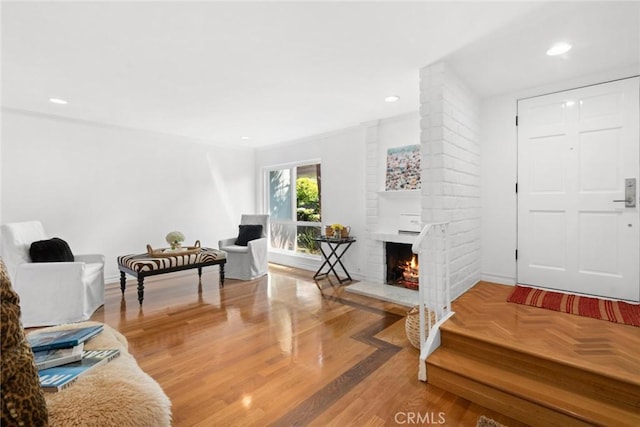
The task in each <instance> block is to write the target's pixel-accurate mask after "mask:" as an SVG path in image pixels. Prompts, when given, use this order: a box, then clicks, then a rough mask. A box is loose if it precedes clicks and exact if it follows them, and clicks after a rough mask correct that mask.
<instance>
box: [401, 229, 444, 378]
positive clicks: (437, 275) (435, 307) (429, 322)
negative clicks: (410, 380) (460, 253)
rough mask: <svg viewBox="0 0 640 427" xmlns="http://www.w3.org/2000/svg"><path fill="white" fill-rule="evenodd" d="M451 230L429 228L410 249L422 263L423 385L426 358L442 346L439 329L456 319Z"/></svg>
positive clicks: (420, 280)
mask: <svg viewBox="0 0 640 427" xmlns="http://www.w3.org/2000/svg"><path fill="white" fill-rule="evenodd" d="M448 226H449V223H448V222H437V223H430V224H426V225H425V226H424V227H423V228H422V231H421V232H420V235H419V236H418V238H417V239H416V241H415V242H414V243H413V245H412V247H411V250H412V252H413V253H415V254H418V260H419V266H418V268H419V288H418V289H419V292H418V294H419V299H420V304H419V312H420V369H419V374H418V378H419V379H420V380H422V381H426V379H427V372H426V360H427V357H428V356H429V355H430V354H431V353H433V351H435V349H436V348H438V347H439V346H440V325H442V323H444V322H445V321H446V320H447V319H448V318H449V317H451V315H453V312H452V311H451V288H450V280H449V275H450V271H449V252H450V243H449V231H448V228H449V227H448ZM425 308H426V310H425ZM427 314H428V315H427ZM432 317H433V318H432ZM427 331H428V333H427Z"/></svg>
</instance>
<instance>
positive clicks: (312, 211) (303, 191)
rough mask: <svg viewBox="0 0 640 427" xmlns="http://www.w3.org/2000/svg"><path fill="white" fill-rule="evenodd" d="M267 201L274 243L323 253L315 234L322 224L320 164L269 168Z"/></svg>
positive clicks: (293, 249)
mask: <svg viewBox="0 0 640 427" xmlns="http://www.w3.org/2000/svg"><path fill="white" fill-rule="evenodd" d="M266 178H267V185H268V189H267V194H268V196H267V203H268V210H269V214H270V215H271V230H270V235H271V247H272V248H275V249H279V250H283V251H288V252H294V253H303V254H313V255H317V254H319V253H320V250H319V248H318V245H317V243H316V242H315V241H314V238H315V237H317V236H319V235H320V227H321V218H322V217H321V206H322V204H321V198H320V193H321V191H320V189H321V182H322V180H321V174H320V164H319V163H313V164H301V165H295V166H292V167H287V168H278V169H270V170H267V176H266Z"/></svg>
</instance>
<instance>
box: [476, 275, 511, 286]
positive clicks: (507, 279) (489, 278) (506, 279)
mask: <svg viewBox="0 0 640 427" xmlns="http://www.w3.org/2000/svg"><path fill="white" fill-rule="evenodd" d="M480 280H482V281H484V282H491V283H497V284H499V285H511V286H513V285H515V284H516V282H517V281H516V278H515V277H512V276H504V275H502V274H493V273H481V274H480Z"/></svg>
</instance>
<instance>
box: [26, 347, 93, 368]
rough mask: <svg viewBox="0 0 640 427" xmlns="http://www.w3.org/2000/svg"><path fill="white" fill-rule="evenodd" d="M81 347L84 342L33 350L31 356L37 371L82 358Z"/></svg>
mask: <svg viewBox="0 0 640 427" xmlns="http://www.w3.org/2000/svg"><path fill="white" fill-rule="evenodd" d="M83 349H84V343H82V342H81V343H80V344H78V345H76V346H74V347H68V348H55V349H53V350H40V351H34V352H33V356H34V357H35V360H36V366H37V367H38V371H41V370H43V369H48V368H53V367H54V366H60V365H66V364H67V363H71V362H76V361H78V360H80V359H82V350H83Z"/></svg>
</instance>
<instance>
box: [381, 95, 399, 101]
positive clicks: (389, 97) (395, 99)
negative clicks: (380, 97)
mask: <svg viewBox="0 0 640 427" xmlns="http://www.w3.org/2000/svg"><path fill="white" fill-rule="evenodd" d="M399 99H400V97H399V96H396V95H391V96H387V97H386V98H385V99H384V100H385V101H386V102H396V101H397V100H399Z"/></svg>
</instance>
